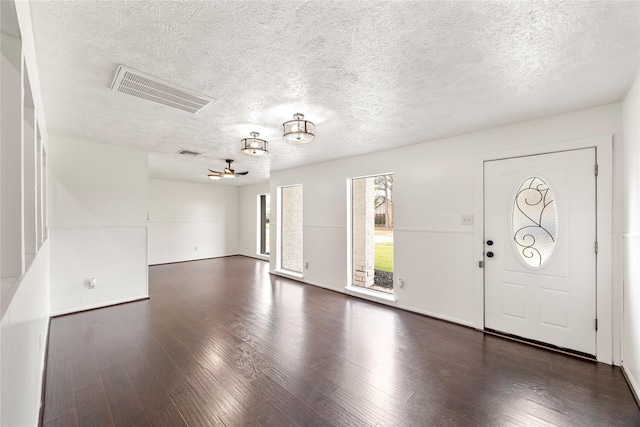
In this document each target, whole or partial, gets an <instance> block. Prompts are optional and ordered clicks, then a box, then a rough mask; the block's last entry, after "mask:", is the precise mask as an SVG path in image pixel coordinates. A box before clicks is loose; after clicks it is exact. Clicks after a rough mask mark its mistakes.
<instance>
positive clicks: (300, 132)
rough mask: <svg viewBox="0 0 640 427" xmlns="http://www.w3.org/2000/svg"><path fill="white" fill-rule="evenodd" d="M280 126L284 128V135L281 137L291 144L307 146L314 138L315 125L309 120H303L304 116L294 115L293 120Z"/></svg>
mask: <svg viewBox="0 0 640 427" xmlns="http://www.w3.org/2000/svg"><path fill="white" fill-rule="evenodd" d="M282 126H283V127H284V135H282V137H283V138H284V139H285V141H287V142H290V143H292V144H307V143H309V142H311V141H313V140H314V139H315V138H316V136H315V135H314V134H313V131H314V130H315V127H316V125H314V124H313V122H310V121H309V120H305V119H304V114H300V113H296V114H294V115H293V120H289V121H288V122H284V123H283V124H282Z"/></svg>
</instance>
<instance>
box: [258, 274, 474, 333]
mask: <svg viewBox="0 0 640 427" xmlns="http://www.w3.org/2000/svg"><path fill="white" fill-rule="evenodd" d="M269 274H272V275H274V276H278V277H282V278H284V279H289V280H291V281H294V282H298V283H300V284H303V285H309V286H315V287H317V288H322V289H326V290H328V291H332V292H337V293H339V294H342V295H346V296H348V297H353V298H358V299H361V300H365V301H369V302H372V303H375V304H380V305H384V306H385V307H390V308H397V309H399V310H402V311H407V312H409V313H415V314H418V315H420V316H425V317H428V318H430V319H434V320H440V321H441V322H447V323H451V324H453V325H458V326H463V327H465V328H469V329H474V330H476V331H479V332H482V329H480V328H478V327H477V326H475V325H474V324H473V323H471V322H466V321H463V320H460V319H454V318H452V317H447V316H440V315H437V314H433V313H431V312H429V311H425V310H419V309H416V308H413V307H409V306H406V305H403V304H398V302H397V301H396V302H392V301H388V300H382V299H380V298H376V297H371V298H369V297H368V296H367V295H363V294H356V293H351V292H346V291H345V290H344V289H336V288H331V287H329V286H327V285H323V284H322V283H317V282H312V281H309V280H303V279H302V278H300V279H299V278H296V277H291V276H287V275H284V274H279V273H278V271H270V272H269Z"/></svg>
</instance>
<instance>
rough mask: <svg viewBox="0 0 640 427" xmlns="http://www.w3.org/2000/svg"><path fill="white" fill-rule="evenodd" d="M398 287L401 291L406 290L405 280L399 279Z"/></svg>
mask: <svg viewBox="0 0 640 427" xmlns="http://www.w3.org/2000/svg"><path fill="white" fill-rule="evenodd" d="M398 286H400V289H404V280H403V279H398Z"/></svg>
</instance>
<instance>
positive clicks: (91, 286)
mask: <svg viewBox="0 0 640 427" xmlns="http://www.w3.org/2000/svg"><path fill="white" fill-rule="evenodd" d="M87 285H88V287H89V289H95V288H96V278H95V277H90V278H89V280H87Z"/></svg>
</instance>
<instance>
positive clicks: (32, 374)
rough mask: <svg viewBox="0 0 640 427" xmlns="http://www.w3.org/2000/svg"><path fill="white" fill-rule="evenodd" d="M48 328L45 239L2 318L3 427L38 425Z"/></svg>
mask: <svg viewBox="0 0 640 427" xmlns="http://www.w3.org/2000/svg"><path fill="white" fill-rule="evenodd" d="M48 327H49V241H48V240H47V241H46V242H45V243H44V244H43V245H42V247H41V248H40V250H39V251H38V254H37V255H36V257H35V259H34V260H33V263H32V264H31V267H30V268H29V270H28V271H27V272H26V273H25V275H24V276H23V277H22V280H21V282H20V285H19V287H18V289H17V290H16V293H15V294H14V295H13V298H12V300H11V303H10V304H9V307H8V308H7V311H6V312H5V314H4V316H3V317H2V326H1V331H2V358H1V360H2V368H1V372H2V416H1V417H0V425H2V426H15V427H18V426H35V425H37V424H38V415H39V409H40V402H41V399H40V398H41V396H40V394H41V389H42V371H43V367H44V355H45V344H46V340H47V333H48Z"/></svg>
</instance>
